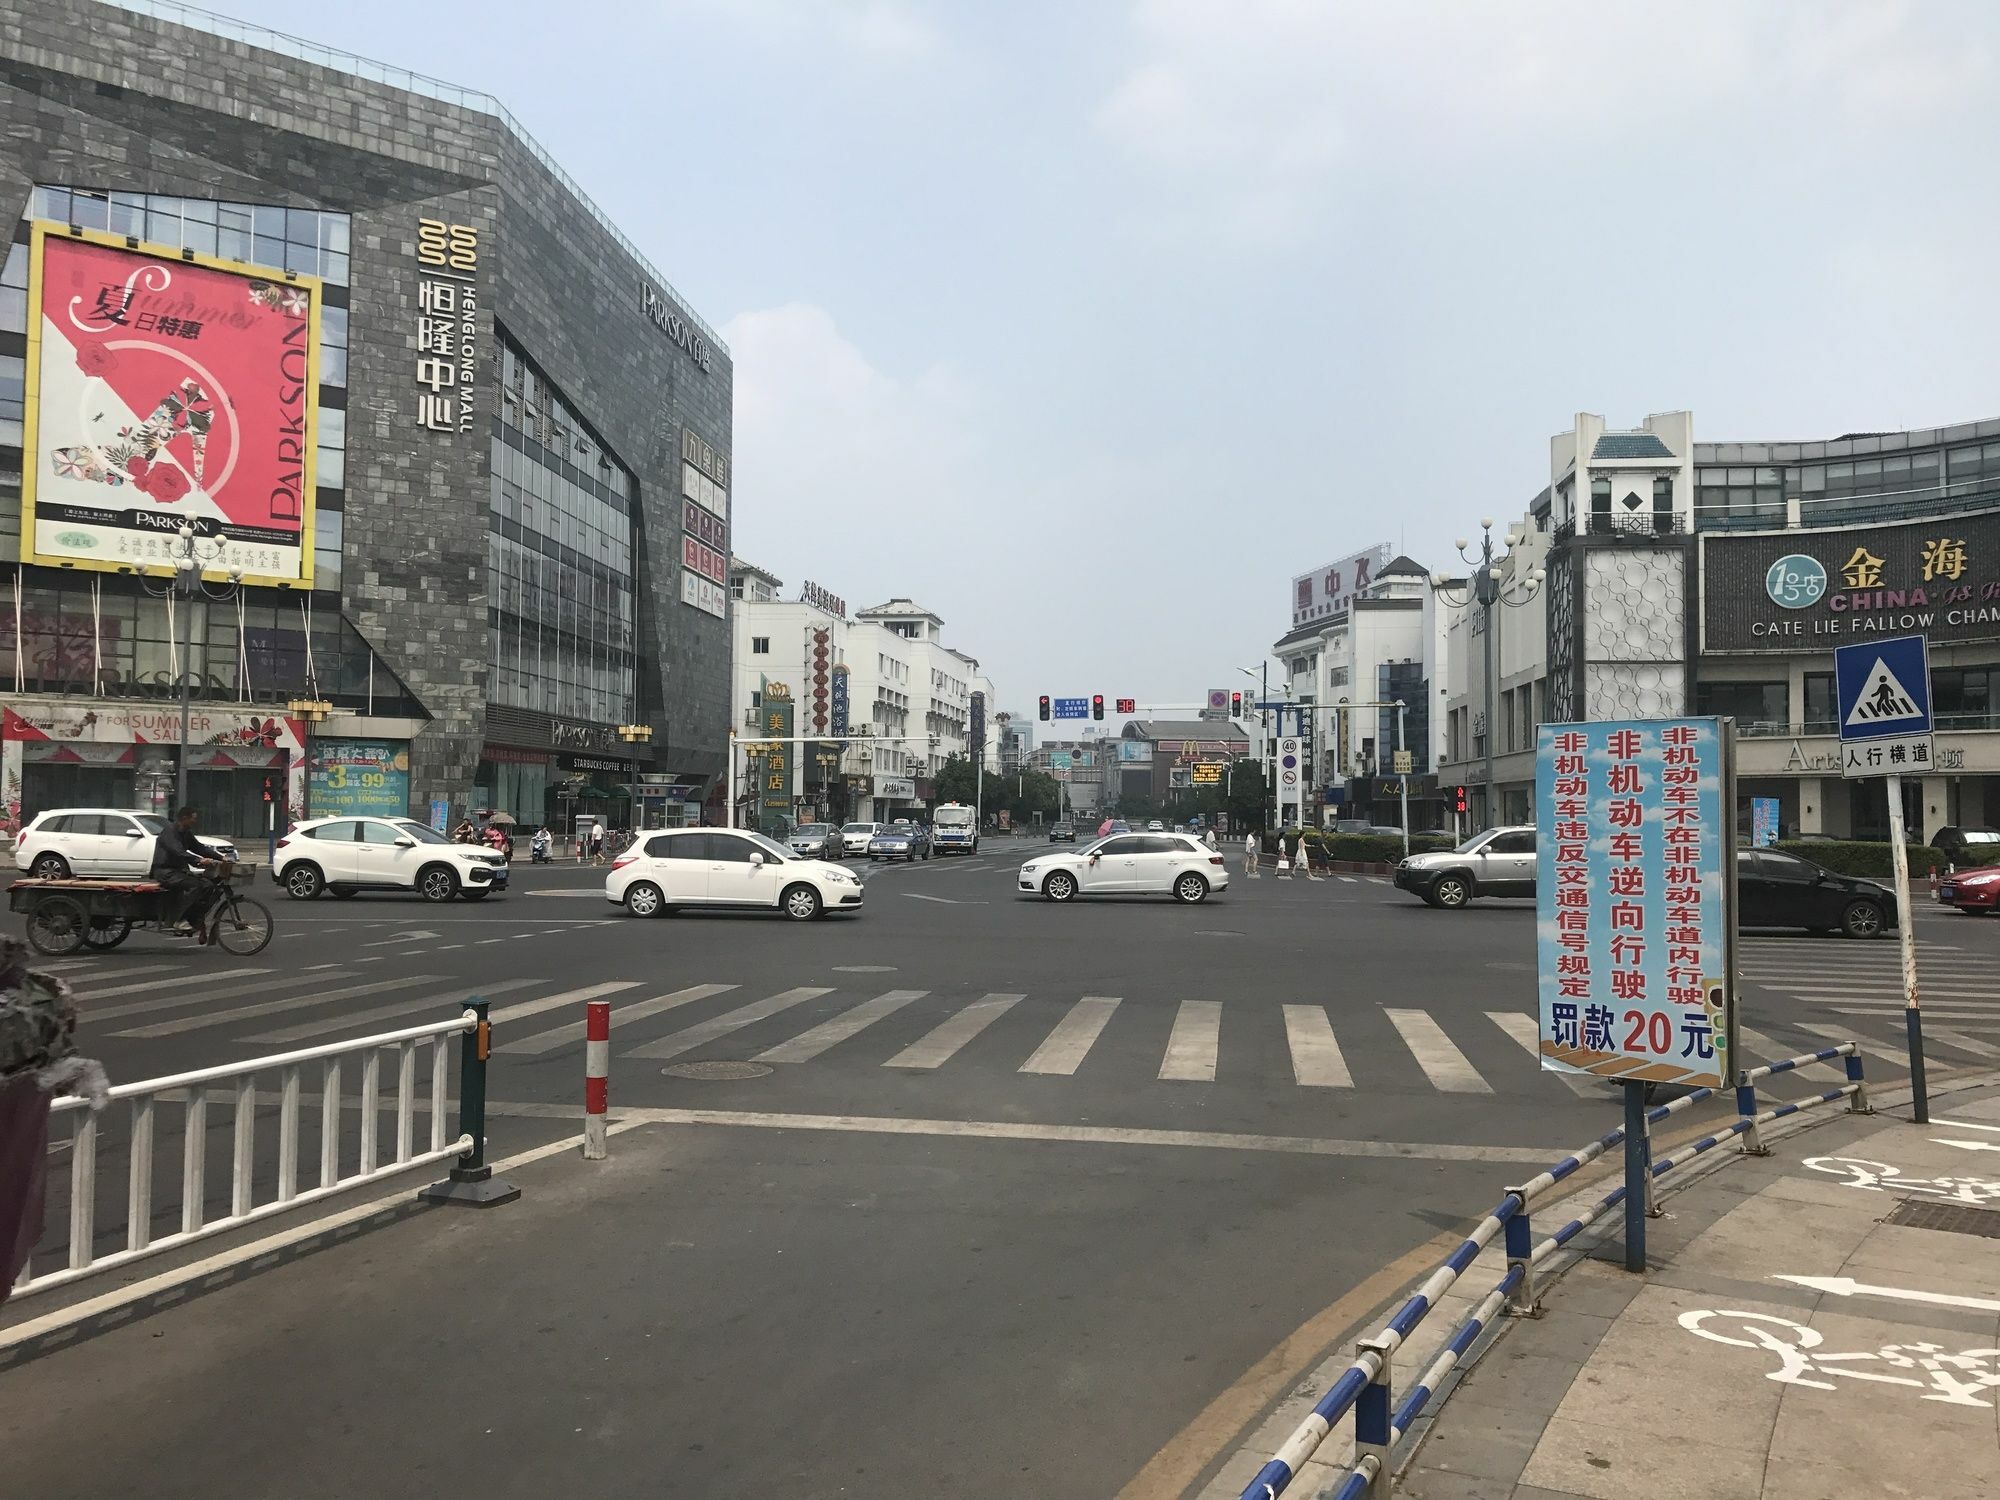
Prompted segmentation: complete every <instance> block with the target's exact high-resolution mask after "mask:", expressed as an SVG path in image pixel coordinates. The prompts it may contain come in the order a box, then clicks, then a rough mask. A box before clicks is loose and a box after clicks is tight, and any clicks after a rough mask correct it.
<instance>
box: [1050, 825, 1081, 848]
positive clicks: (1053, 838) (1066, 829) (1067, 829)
mask: <svg viewBox="0 0 2000 1500" xmlns="http://www.w3.org/2000/svg"><path fill="white" fill-rule="evenodd" d="M1049 842H1050V843H1051V844H1074V843H1075V842H1076V824H1074V823H1070V822H1067V821H1065V822H1062V823H1052V824H1050V825H1049Z"/></svg>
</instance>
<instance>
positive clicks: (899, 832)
mask: <svg viewBox="0 0 2000 1500" xmlns="http://www.w3.org/2000/svg"><path fill="white" fill-rule="evenodd" d="M909 836H910V830H909V827H908V826H907V825H900V824H899V825H898V826H897V827H894V828H878V829H876V830H875V837H876V838H878V839H906V838H908V837H909Z"/></svg>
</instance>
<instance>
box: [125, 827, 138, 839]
mask: <svg viewBox="0 0 2000 1500" xmlns="http://www.w3.org/2000/svg"><path fill="white" fill-rule="evenodd" d="M125 837H126V838H128V839H136V838H138V837H139V830H138V829H136V828H128V829H126V830H125Z"/></svg>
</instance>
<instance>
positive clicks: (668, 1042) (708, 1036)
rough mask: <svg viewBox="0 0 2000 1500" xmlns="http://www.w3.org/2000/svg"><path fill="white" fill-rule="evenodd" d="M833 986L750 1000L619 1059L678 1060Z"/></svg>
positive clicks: (803, 987)
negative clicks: (669, 1058) (717, 1039)
mask: <svg viewBox="0 0 2000 1500" xmlns="http://www.w3.org/2000/svg"><path fill="white" fill-rule="evenodd" d="M832 993H833V986H831V985H819V984H808V985H801V986H800V987H799V988H797V989H791V990H782V991H780V992H779V993H778V994H775V995H771V996H768V997H766V998H765V999H762V1000H753V1001H751V1002H750V1003H749V1004H748V1005H740V1006H738V1007H737V1008H736V1009H735V1010H732V1011H725V1012H724V1013H723V1014H721V1015H719V1016H716V1017H715V1018H714V1019H712V1020H708V1021H703V1022H702V1023H701V1024H700V1025H698V1026H690V1027H688V1028H687V1029H686V1030H684V1031H676V1032H673V1033H671V1034H670V1035H667V1036H663V1037H661V1038H660V1039H659V1040H658V1041H657V1042H648V1043H646V1045H645V1046H643V1047H634V1048H633V1049H632V1050H631V1051H629V1052H621V1053H619V1054H618V1055H619V1056H620V1057H653V1058H662V1057H679V1056H680V1055H681V1054H682V1053H683V1052H692V1051H693V1050H694V1049H695V1048H697V1047H700V1046H703V1045H705V1044H707V1043H709V1042H712V1041H714V1040H715V1039H716V1038H718V1037H725V1036H728V1035H729V1034H730V1033H731V1032H733V1031H741V1030H742V1029H743V1028H744V1027H745V1026H754V1025H755V1024H756V1023H757V1022H759V1021H767V1020H769V1019H770V1018H771V1017H772V1016H775V1015H777V1014H778V1013H779V1012H780V1011H786V1010H790V1009H791V1008H792V1007H793V1006H794V1005H803V1004H805V1002H806V1001H808V1000H817V999H818V998H819V997H820V996H821V995H831V994H832Z"/></svg>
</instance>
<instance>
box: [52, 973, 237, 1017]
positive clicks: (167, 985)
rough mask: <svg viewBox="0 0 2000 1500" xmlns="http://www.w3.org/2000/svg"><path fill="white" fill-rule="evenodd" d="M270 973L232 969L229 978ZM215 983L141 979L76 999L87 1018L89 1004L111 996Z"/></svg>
mask: <svg viewBox="0 0 2000 1500" xmlns="http://www.w3.org/2000/svg"><path fill="white" fill-rule="evenodd" d="M270 972H271V971H270V970H269V969H232V970H230V977H231V978H232V979H248V978H250V977H251V976H252V975H253V974H268V973H270ZM215 981H216V976H215V975H214V974H187V975H184V976H182V977H181V978H179V979H142V980H140V981H139V983H137V984H114V985H112V986H111V988H109V989H105V990H79V991H77V998H78V999H79V1000H81V1001H82V1002H84V1005H83V1011H84V1014H85V1015H86V1016H87V1015H89V1014H90V1002H91V1001H93V1000H109V999H110V998H111V997H112V996H113V995H145V994H154V993H157V992H158V991H160V990H184V989H186V988H187V987H188V986H189V985H191V984H214V983H215Z"/></svg>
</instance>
